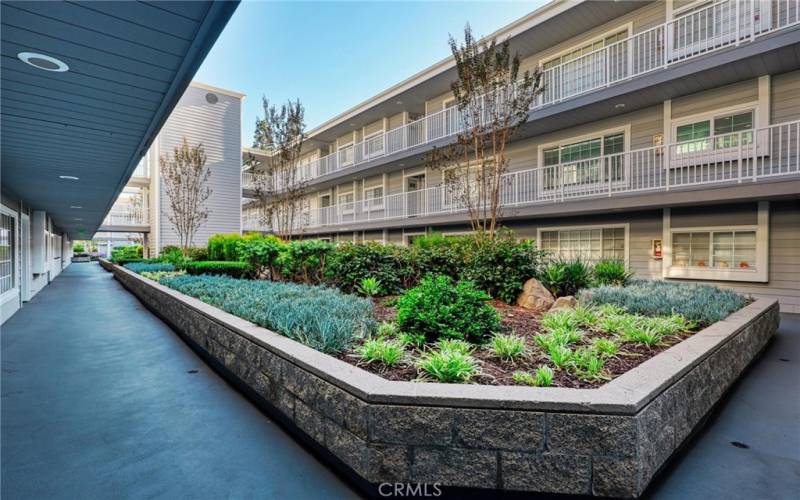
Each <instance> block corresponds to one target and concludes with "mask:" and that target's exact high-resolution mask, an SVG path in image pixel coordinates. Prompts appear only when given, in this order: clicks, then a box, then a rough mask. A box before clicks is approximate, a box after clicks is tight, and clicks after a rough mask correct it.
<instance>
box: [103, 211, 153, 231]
mask: <svg viewBox="0 0 800 500" xmlns="http://www.w3.org/2000/svg"><path fill="white" fill-rule="evenodd" d="M102 225H103V226H147V225H149V219H148V213H147V210H146V209H143V208H133V207H131V208H119V207H112V209H111V211H110V212H109V213H108V215H106V218H105V219H104V220H103V224H102Z"/></svg>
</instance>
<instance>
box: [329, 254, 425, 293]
mask: <svg viewBox="0 0 800 500" xmlns="http://www.w3.org/2000/svg"><path fill="white" fill-rule="evenodd" d="M326 274H327V276H328V280H329V281H330V282H331V283H332V284H334V285H336V286H337V287H338V288H340V289H342V290H343V291H345V292H348V293H352V292H354V291H355V290H356V287H357V286H358V285H359V284H360V283H361V282H362V280H364V279H365V278H375V279H376V280H379V281H380V282H381V292H382V293H385V294H387V295H394V294H397V293H400V291H401V290H402V289H403V288H404V287H405V286H406V285H408V284H413V271H412V267H411V259H410V251H409V249H408V248H406V247H401V246H396V245H381V244H380V243H374V242H370V243H364V244H357V243H344V244H341V245H339V246H338V247H337V248H336V251H335V252H334V253H333V254H332V255H331V256H330V259H329V262H328V266H327V270H326Z"/></svg>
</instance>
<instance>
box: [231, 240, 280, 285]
mask: <svg viewBox="0 0 800 500" xmlns="http://www.w3.org/2000/svg"><path fill="white" fill-rule="evenodd" d="M285 247H286V244H285V243H284V242H283V241H281V240H280V238H278V237H276V236H272V235H269V236H264V237H260V236H259V237H249V238H242V239H240V240H239V241H238V243H237V244H236V252H237V254H238V255H239V259H240V260H241V261H243V262H247V263H248V264H249V265H250V270H251V272H252V273H253V276H254V277H260V276H263V275H265V274H266V275H267V277H269V278H270V279H274V278H275V277H277V274H278V264H279V257H280V255H281V253H282V252H283V251H284V249H285Z"/></svg>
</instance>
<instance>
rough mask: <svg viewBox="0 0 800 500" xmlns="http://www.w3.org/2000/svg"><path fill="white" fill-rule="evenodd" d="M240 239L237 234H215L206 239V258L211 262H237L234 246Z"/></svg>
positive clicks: (237, 256)
mask: <svg viewBox="0 0 800 500" xmlns="http://www.w3.org/2000/svg"><path fill="white" fill-rule="evenodd" d="M241 239H242V236H241V235H240V234H239V233H230V234H215V235H214V236H212V237H210V238H209V239H208V258H209V259H211V260H228V261H236V260H239V254H238V252H237V250H236V248H237V247H236V245H237V244H238V243H239V241H240V240H241Z"/></svg>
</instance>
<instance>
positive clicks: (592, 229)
mask: <svg viewBox="0 0 800 500" xmlns="http://www.w3.org/2000/svg"><path fill="white" fill-rule="evenodd" d="M626 241H627V225H614V226H587V227H563V228H546V229H540V230H539V247H540V248H541V249H542V250H546V251H548V252H550V253H551V254H553V255H555V256H558V257H562V258H565V259H584V260H588V261H595V262H596V261H599V260H607V259H610V260H621V261H624V260H626V251H627V244H626Z"/></svg>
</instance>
